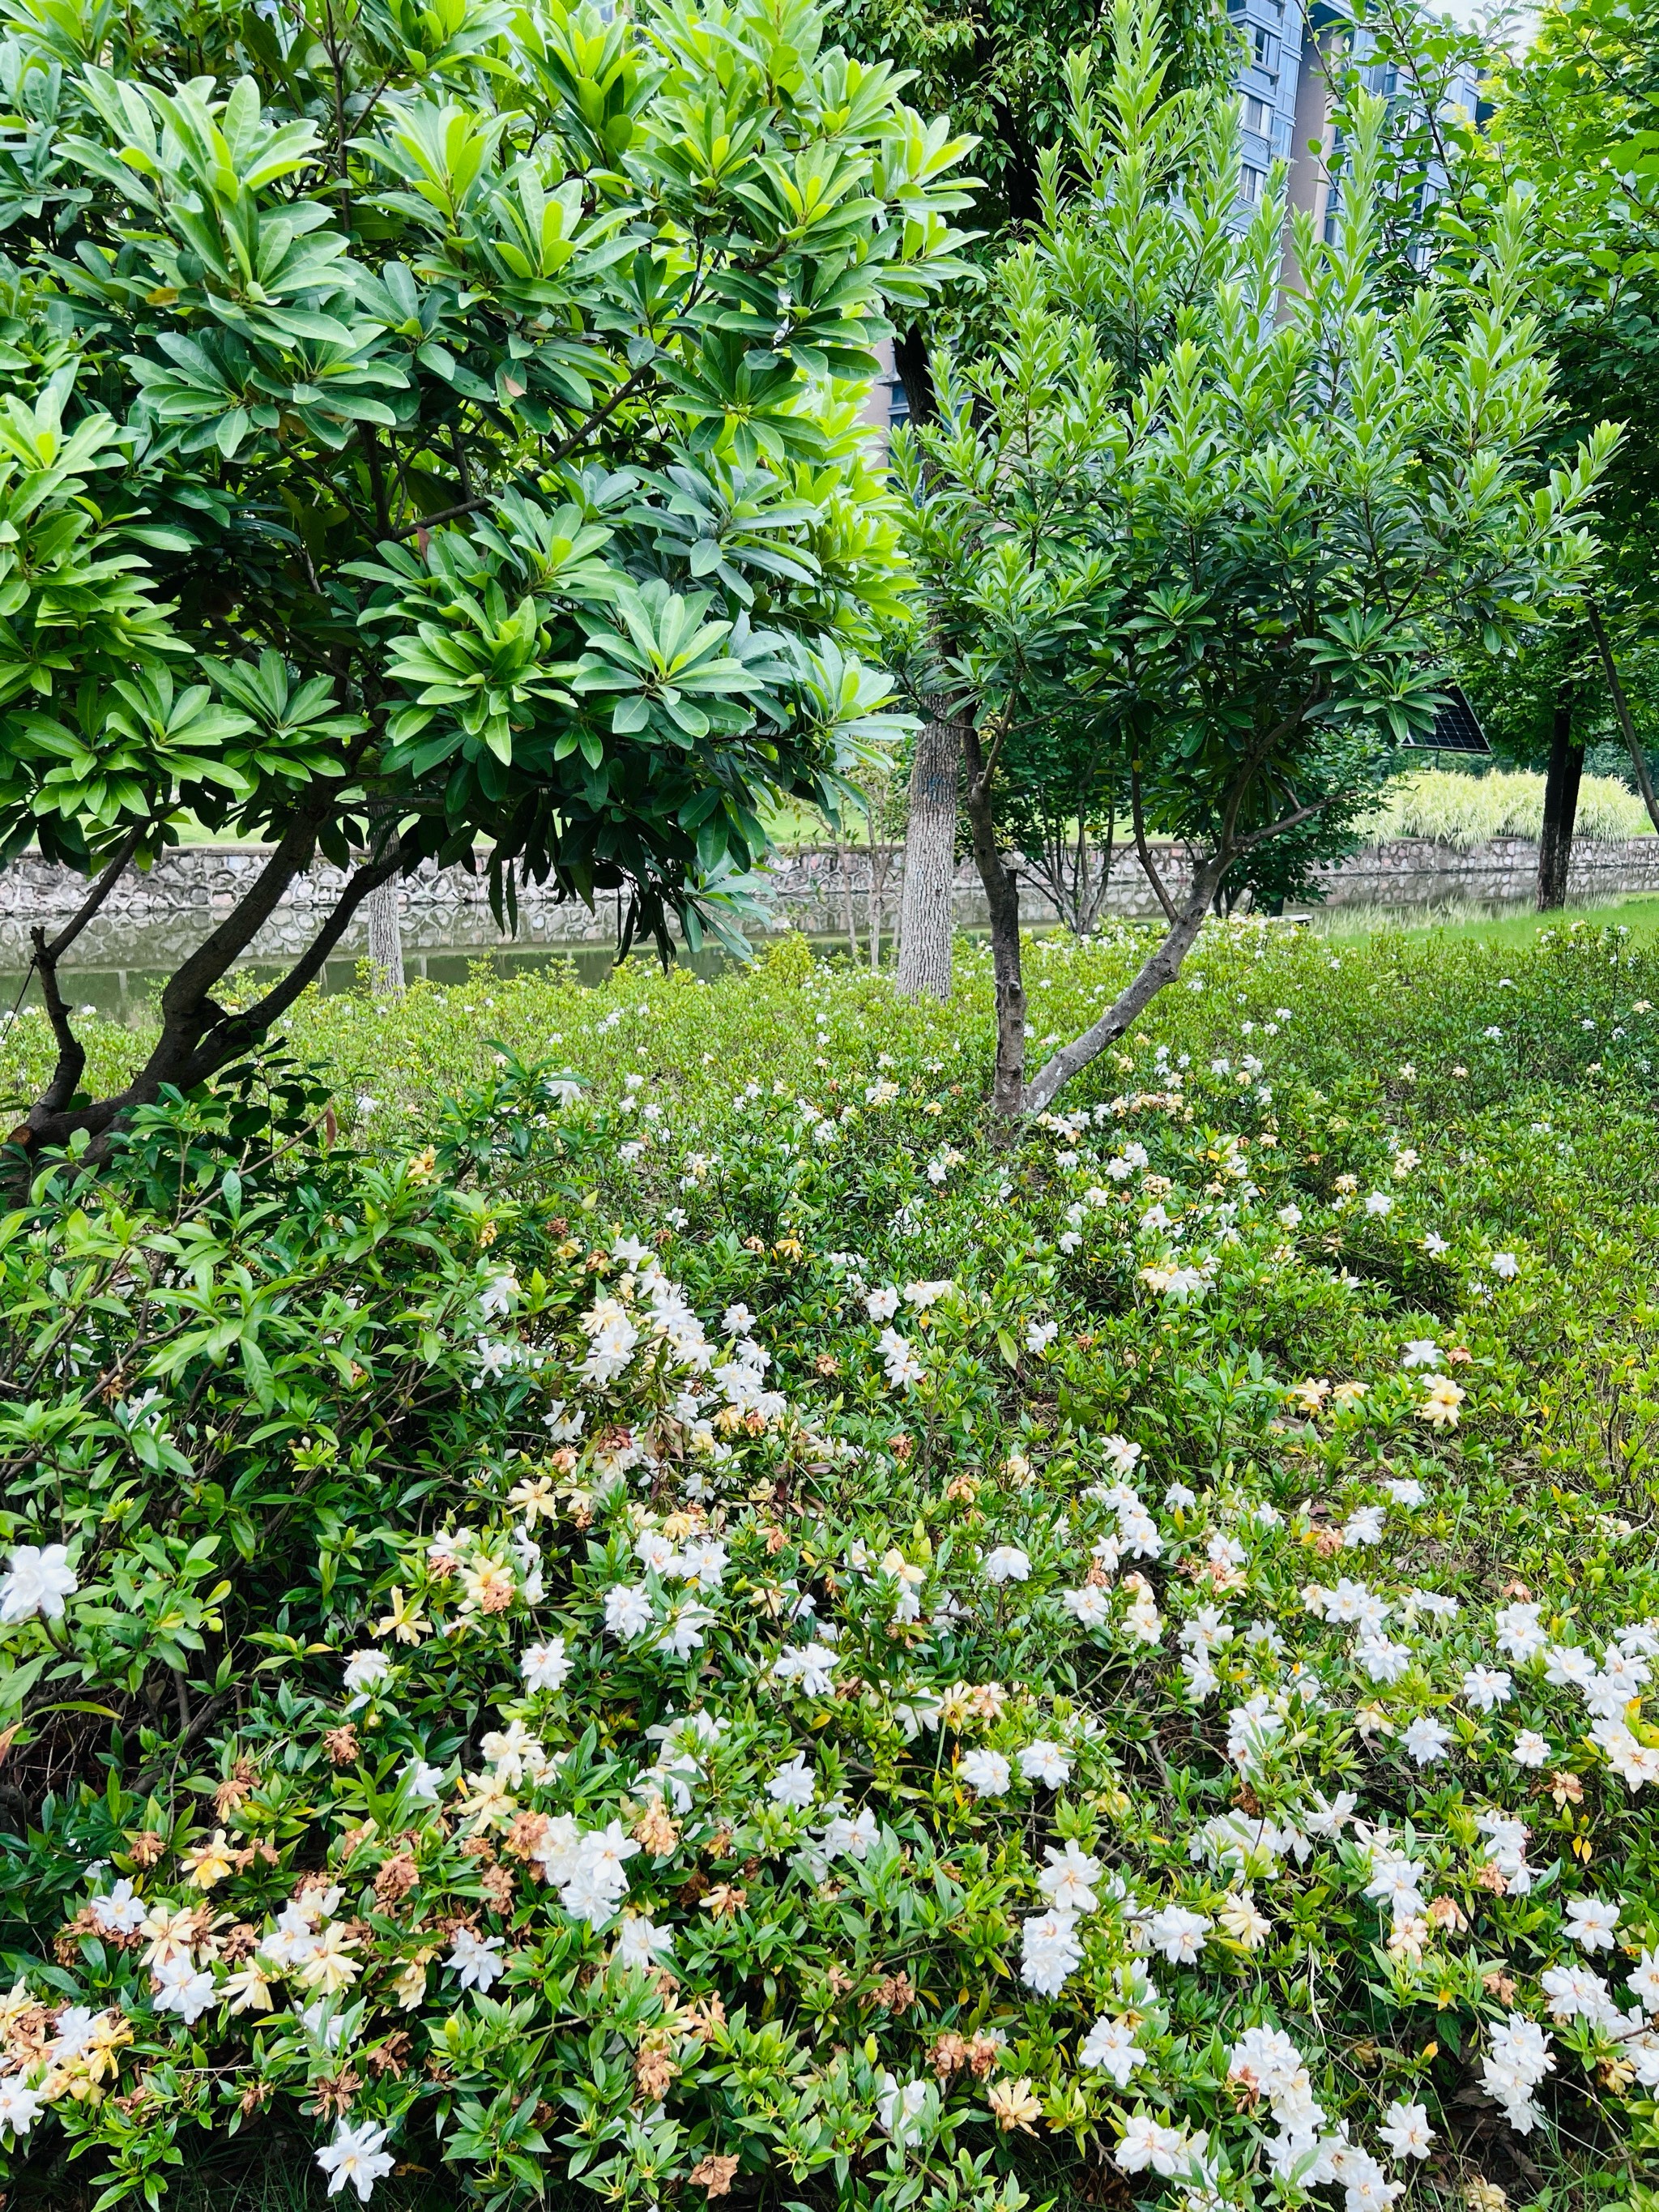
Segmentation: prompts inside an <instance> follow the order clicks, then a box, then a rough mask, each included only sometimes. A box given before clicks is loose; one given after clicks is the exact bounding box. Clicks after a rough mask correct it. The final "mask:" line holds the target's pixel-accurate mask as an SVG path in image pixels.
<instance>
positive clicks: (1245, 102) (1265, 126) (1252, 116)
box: [1238, 92, 1273, 138]
mask: <svg viewBox="0 0 1659 2212" xmlns="http://www.w3.org/2000/svg"><path fill="white" fill-rule="evenodd" d="M1238 112H1239V114H1240V116H1241V117H1242V118H1243V124H1244V128H1245V129H1246V130H1247V131H1255V134H1256V136H1257V137H1259V138H1266V137H1270V136H1271V135H1272V131H1273V109H1272V108H1271V106H1269V105H1268V103H1267V101H1266V100H1258V99H1257V98H1256V96H1255V94H1254V93H1253V92H1245V93H1241V94H1239V100H1238Z"/></svg>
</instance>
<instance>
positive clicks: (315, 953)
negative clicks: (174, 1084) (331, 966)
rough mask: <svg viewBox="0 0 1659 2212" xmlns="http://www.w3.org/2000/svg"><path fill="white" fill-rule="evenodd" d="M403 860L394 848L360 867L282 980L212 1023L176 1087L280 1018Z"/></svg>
mask: <svg viewBox="0 0 1659 2212" xmlns="http://www.w3.org/2000/svg"><path fill="white" fill-rule="evenodd" d="M401 865H402V862H401V860H400V858H399V854H398V850H397V849H396V848H395V846H394V849H393V850H392V854H390V856H389V857H387V858H383V859H381V860H377V861H375V862H374V863H373V865H372V866H368V867H365V868H359V869H358V871H357V872H356V875H354V876H353V877H352V878H351V879H350V880H349V883H348V884H346V886H345V889H344V890H343V891H342V892H341V894H340V896H339V897H338V898H337V900H336V902H335V904H334V910H333V912H332V913H331V915H329V918H328V920H327V921H325V923H324V924H323V926H322V927H321V929H319V931H318V933H317V934H316V936H315V937H314V938H313V939H312V941H311V943H310V944H309V945H307V948H306V950H305V951H304V952H303V953H302V954H301V957H300V958H299V959H298V960H296V961H295V963H294V965H293V967H292V968H290V969H289V971H288V974H287V975H284V976H283V980H282V981H281V982H280V983H277V984H276V985H274V986H273V987H272V988H271V989H270V990H269V991H267V992H266V994H265V995H264V998H263V999H259V1000H255V1002H254V1004H253V1005H252V1006H248V1007H245V1008H244V1009H243V1011H242V1012H240V1013H238V1014H227V1015H226V1016H225V1017H224V1018H223V1019H222V1020H221V1021H218V1022H216V1023H215V1024H214V1025H213V1027H212V1028H211V1029H210V1030H208V1032H207V1033H206V1035H205V1036H204V1037H203V1038H202V1040H201V1042H200V1043H199V1044H198V1045H197V1048H196V1049H195V1051H194V1053H193V1054H191V1058H190V1060H189V1061H188V1062H187V1063H186V1064H185V1070H184V1072H183V1073H182V1074H181V1075H180V1076H179V1078H178V1079H177V1080H178V1081H179V1086H180V1088H181V1089H184V1090H188V1089H189V1088H190V1086H191V1084H193V1083H201V1082H204V1081H205V1080H206V1079H207V1078H208V1077H209V1076H210V1075H212V1074H215V1073H216V1072H217V1071H218V1069H220V1068H221V1067H222V1066H224V1064H225V1060H226V1059H227V1058H228V1057H231V1056H234V1054H236V1053H238V1052H240V1051H243V1050H244V1049H246V1047H247V1046H249V1045H251V1044H253V1043H254V1042H257V1040H258V1038H259V1037H260V1036H262V1035H263V1034H264V1031H265V1030H268V1029H269V1028H270V1025H271V1024H272V1023H273V1022H274V1021H276V1020H278V1019H279V1018H281V1017H282V1016H283V1014H285V1013H286V1012H288V1010H289V1007H290V1006H292V1005H293V1004H294V1002H295V1000H296V999H297V998H298V997H299V996H300V994H301V992H302V991H304V990H305V989H306V988H307V987H308V986H309V985H310V984H312V983H313V982H314V981H316V979H317V977H318V976H319V975H320V974H321V973H322V970H323V966H324V963H325V962H326V960H327V958H328V956H329V954H330V953H331V952H332V951H333V950H334V948H335V946H336V945H337V944H338V943H339V941H340V939H342V938H343V936H344V935H345V933H346V931H347V929H348V928H349V927H350V923H351V918H352V916H353V915H355V914H356V911H357V908H359V907H360V906H361V905H362V902H363V901H364V900H365V899H366V898H367V897H368V895H369V893H370V892H371V891H374V890H379V889H380V885H381V884H384V883H389V882H390V881H391V879H392V877H393V876H395V875H396V874H397V873H398V869H399V867H400V866H401Z"/></svg>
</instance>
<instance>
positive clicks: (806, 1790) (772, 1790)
mask: <svg viewBox="0 0 1659 2212" xmlns="http://www.w3.org/2000/svg"><path fill="white" fill-rule="evenodd" d="M817 1789H818V1782H817V1775H816V1774H814V1773H813V1771H812V1770H811V1767H810V1766H809V1765H807V1764H806V1759H805V1753H801V1754H799V1755H797V1756H796V1757H795V1758H793V1759H791V1760H790V1761H789V1763H788V1765H787V1766H781V1767H780V1768H779V1769H778V1771H777V1772H776V1773H775V1775H774V1776H773V1777H772V1779H771V1780H770V1781H769V1783H768V1784H767V1785H766V1794H767V1796H769V1798H770V1799H771V1800H772V1802H773V1803H774V1804H775V1805H787V1806H792V1807H794V1808H796V1809H798V1810H799V1809H800V1808H804V1807H805V1806H808V1805H810V1804H811V1802H812V1800H813V1798H814V1797H816V1796H817Z"/></svg>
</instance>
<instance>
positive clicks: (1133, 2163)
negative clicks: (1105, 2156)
mask: <svg viewBox="0 0 1659 2212" xmlns="http://www.w3.org/2000/svg"><path fill="white" fill-rule="evenodd" d="M1114 2155H1115V2160H1116V2163H1117V2166H1118V2167H1119V2168H1120V2170H1121V2172H1124V2173H1144V2172H1146V2168H1147V2167H1148V2166H1151V2168H1152V2172H1154V2173H1160V2174H1162V2175H1163V2176H1164V2179H1166V2180H1167V2179H1169V2177H1170V2175H1171V2174H1173V2173H1177V2172H1180V2170H1181V2168H1182V2166H1184V2165H1185V2164H1186V2162H1187V2160H1188V2157H1189V2155H1190V2153H1189V2151H1188V2144H1187V2138H1186V2136H1184V2135H1182V2132H1181V2130H1180V2129H1179V2128H1169V2127H1165V2126H1164V2124H1163V2122H1162V2121H1161V2120H1155V2119H1153V2118H1152V2115H1151V2113H1150V2112H1136V2113H1134V2114H1133V2115H1132V2116H1131V2118H1130V2121H1129V2124H1128V2125H1127V2127H1126V2128H1125V2129H1124V2130H1123V2140H1122V2142H1121V2143H1119V2145H1118V2147H1117V2149H1116V2152H1115V2154H1114Z"/></svg>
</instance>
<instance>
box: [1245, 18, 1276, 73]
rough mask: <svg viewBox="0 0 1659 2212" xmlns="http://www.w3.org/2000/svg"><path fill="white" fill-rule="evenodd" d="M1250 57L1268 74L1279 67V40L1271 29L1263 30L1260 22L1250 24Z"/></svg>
mask: <svg viewBox="0 0 1659 2212" xmlns="http://www.w3.org/2000/svg"><path fill="white" fill-rule="evenodd" d="M1250 58H1251V60H1252V61H1254V63H1255V65H1256V67H1257V68H1258V69H1259V70H1267V74H1268V76H1272V75H1273V71H1274V70H1276V69H1277V68H1278V67H1279V40H1277V39H1276V38H1275V37H1274V36H1273V33H1272V32H1271V31H1264V30H1263V29H1262V27H1261V24H1260V23H1252V24H1251V26H1250Z"/></svg>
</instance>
